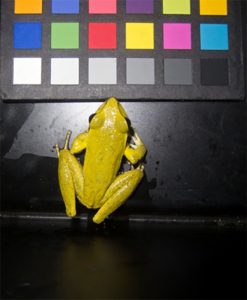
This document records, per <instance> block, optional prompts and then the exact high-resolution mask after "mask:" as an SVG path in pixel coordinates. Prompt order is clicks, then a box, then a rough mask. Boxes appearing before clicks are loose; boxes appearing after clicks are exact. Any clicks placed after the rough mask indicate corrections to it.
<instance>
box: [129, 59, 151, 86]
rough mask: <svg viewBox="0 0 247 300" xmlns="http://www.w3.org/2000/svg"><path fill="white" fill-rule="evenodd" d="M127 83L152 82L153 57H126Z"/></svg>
mask: <svg viewBox="0 0 247 300" xmlns="http://www.w3.org/2000/svg"><path fill="white" fill-rule="evenodd" d="M126 77H127V78H126V81H127V84H154V83H155V79H154V59H153V58H127V59H126Z"/></svg>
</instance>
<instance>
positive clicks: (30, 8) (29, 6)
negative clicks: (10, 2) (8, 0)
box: [15, 0, 42, 14]
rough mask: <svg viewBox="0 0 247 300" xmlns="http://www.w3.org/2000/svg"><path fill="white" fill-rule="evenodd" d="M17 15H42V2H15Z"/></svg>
mask: <svg viewBox="0 0 247 300" xmlns="http://www.w3.org/2000/svg"><path fill="white" fill-rule="evenodd" d="M15 14H42V0H15Z"/></svg>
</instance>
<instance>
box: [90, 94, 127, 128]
mask: <svg viewBox="0 0 247 300" xmlns="http://www.w3.org/2000/svg"><path fill="white" fill-rule="evenodd" d="M126 118H127V114H126V112H125V110H124V108H123V107H122V105H121V104H120V103H119V102H118V100H117V99H116V98H113V97H112V98H109V99H107V100H106V101H105V102H104V103H103V104H102V105H101V106H100V107H99V108H98V109H97V111H96V113H95V115H94V116H93V118H92V119H91V122H90V128H98V127H101V126H102V125H103V124H105V125H109V126H115V127H116V128H119V130H120V131H122V132H123V131H124V132H125V131H127V129H128V124H127V121H126ZM105 122H106V123H105Z"/></svg>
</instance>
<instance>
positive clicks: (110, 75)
mask: <svg viewBox="0 0 247 300" xmlns="http://www.w3.org/2000/svg"><path fill="white" fill-rule="evenodd" d="M88 83H89V84H117V59H116V58H110V57H107V58H105V57H104V58H89V60H88Z"/></svg>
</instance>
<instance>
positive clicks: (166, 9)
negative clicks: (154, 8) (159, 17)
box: [163, 0, 191, 15]
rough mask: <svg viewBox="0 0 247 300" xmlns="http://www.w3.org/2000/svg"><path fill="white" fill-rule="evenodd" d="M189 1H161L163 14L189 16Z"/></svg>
mask: <svg viewBox="0 0 247 300" xmlns="http://www.w3.org/2000/svg"><path fill="white" fill-rule="evenodd" d="M190 11H191V8H190V0H163V14H165V15H190Z"/></svg>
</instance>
